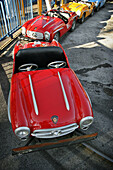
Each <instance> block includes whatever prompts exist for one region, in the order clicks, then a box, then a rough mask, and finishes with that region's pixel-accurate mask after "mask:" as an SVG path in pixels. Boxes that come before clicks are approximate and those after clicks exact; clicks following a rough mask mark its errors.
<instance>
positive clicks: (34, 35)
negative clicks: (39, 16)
mask: <svg viewBox="0 0 113 170" xmlns="http://www.w3.org/2000/svg"><path fill="white" fill-rule="evenodd" d="M27 36H28V37H30V38H33V39H43V34H42V33H40V32H35V31H27Z"/></svg>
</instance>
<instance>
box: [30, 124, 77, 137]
mask: <svg viewBox="0 0 113 170" xmlns="http://www.w3.org/2000/svg"><path fill="white" fill-rule="evenodd" d="M77 128H78V125H77V124H76V123H73V124H70V125H67V126H62V127H58V128H52V129H40V130H35V131H34V132H33V133H31V135H32V136H35V137H36V138H56V137H60V136H63V135H67V134H69V133H71V132H73V131H74V130H75V129H77Z"/></svg>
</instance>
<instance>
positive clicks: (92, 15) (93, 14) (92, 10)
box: [90, 9, 94, 17]
mask: <svg viewBox="0 0 113 170" xmlns="http://www.w3.org/2000/svg"><path fill="white" fill-rule="evenodd" d="M93 15H94V9H93V10H92V13H91V15H90V16H91V17H92V16H93Z"/></svg>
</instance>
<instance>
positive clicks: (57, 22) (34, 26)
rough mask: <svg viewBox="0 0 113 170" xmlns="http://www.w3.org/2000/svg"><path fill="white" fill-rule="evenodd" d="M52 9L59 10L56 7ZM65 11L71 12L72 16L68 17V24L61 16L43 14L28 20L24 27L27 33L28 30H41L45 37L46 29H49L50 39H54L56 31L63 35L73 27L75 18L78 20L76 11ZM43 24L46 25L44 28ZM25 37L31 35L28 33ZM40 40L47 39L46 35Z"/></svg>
mask: <svg viewBox="0 0 113 170" xmlns="http://www.w3.org/2000/svg"><path fill="white" fill-rule="evenodd" d="M51 11H57V10H55V9H54V10H51ZM64 12H65V13H69V14H70V18H69V19H68V23H67V24H65V22H64V21H63V20H62V19H60V18H56V17H50V16H46V15H41V16H37V17H35V18H33V19H31V20H29V21H27V22H26V23H25V24H24V25H23V26H22V27H25V28H26V33H27V31H33V32H40V33H43V37H44V33H45V31H48V32H49V33H50V40H49V41H52V39H53V38H54V35H55V34H56V32H59V33H60V37H61V36H63V35H64V34H65V33H66V32H67V31H69V30H70V28H71V27H72V23H73V20H74V18H75V19H76V21H77V14H76V13H75V12H70V11H64ZM39 18H40V19H39ZM52 20H53V21H52ZM35 21H36V22H35ZM51 21H52V22H51ZM49 22H50V23H49ZM47 23H49V24H47ZM45 24H47V25H46V26H45ZM43 26H45V27H44V28H43ZM61 28H63V29H61ZM59 29H61V30H59ZM57 30H58V31H57ZM25 37H29V36H28V35H27V34H26V35H25ZM29 38H32V39H37V38H33V37H29ZM39 40H45V37H44V38H43V39H39Z"/></svg>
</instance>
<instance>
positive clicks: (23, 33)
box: [22, 27, 26, 36]
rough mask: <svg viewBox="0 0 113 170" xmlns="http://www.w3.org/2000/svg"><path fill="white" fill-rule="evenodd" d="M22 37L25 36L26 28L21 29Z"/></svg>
mask: <svg viewBox="0 0 113 170" xmlns="http://www.w3.org/2000/svg"><path fill="white" fill-rule="evenodd" d="M22 35H24V36H25V35H26V28H25V27H22Z"/></svg>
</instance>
